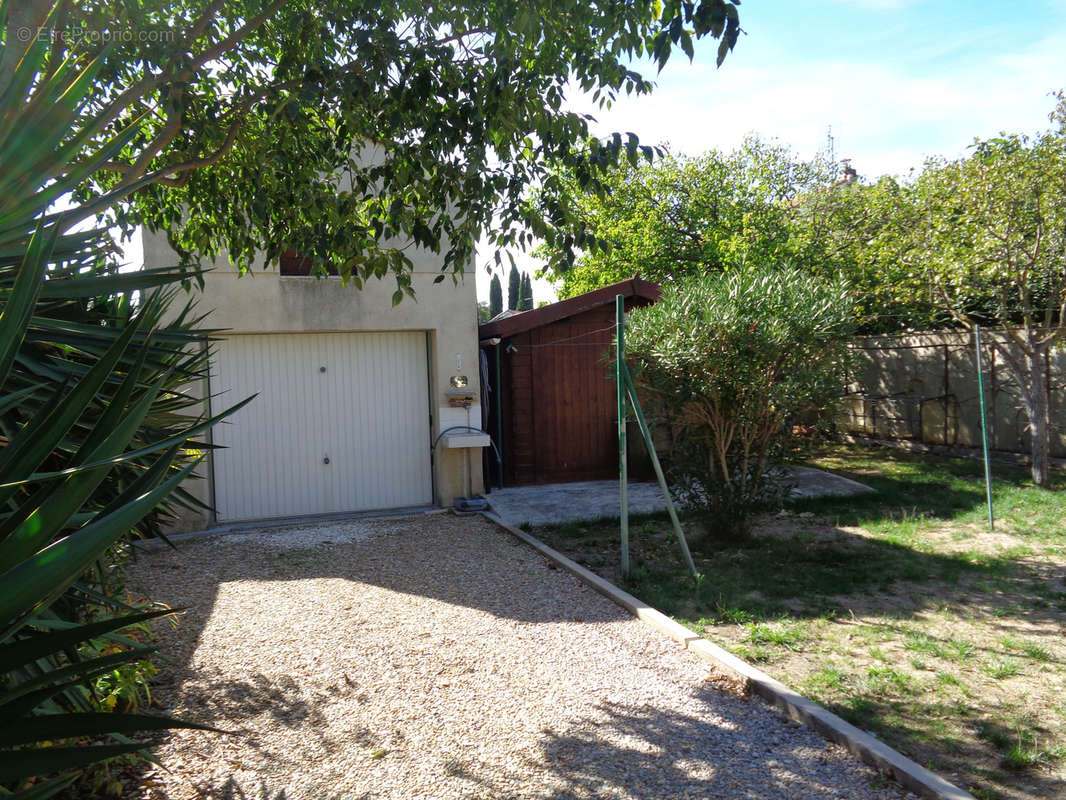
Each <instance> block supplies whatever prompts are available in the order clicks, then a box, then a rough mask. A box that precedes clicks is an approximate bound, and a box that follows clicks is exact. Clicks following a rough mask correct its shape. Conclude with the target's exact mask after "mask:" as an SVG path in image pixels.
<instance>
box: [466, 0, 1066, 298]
mask: <svg viewBox="0 0 1066 800" xmlns="http://www.w3.org/2000/svg"><path fill="white" fill-rule="evenodd" d="M739 10H740V19H741V27H742V28H743V29H744V30H745V31H746V35H742V36H741V38H740V41H739V42H738V43H737V47H736V49H735V50H734V51H733V52H732V53H731V54H730V55H729V57H728V58H727V59H726V61H725V64H724V65H723V66H722V68H721V69H716V68H715V66H714V54H715V49H716V47H717V42H715V41H712V40H707V41H704V42H701V43H698V44H697V45H696V57H695V60H694V61H693V63H691V64H689V63H688V60H687V59H686V58H685V57H684V56H683V55H682V54H681V53H680V51H677V52H675V53H674V56H673V57H672V59H671V61H670V62H669V63H668V64H667V66H666V68H665V69H664V70H663V71H662V73H661V74H659V75H658V77H657V78H655V80H656V82H657V83H658V87H657V89H656V90H655V92H654V93H653V94H652V95H650V96H647V97H642V98H636V99H631V98H622V99H620V100H619V101H618V102H617V103H616V104H615V106H614V107H613V108H611V109H609V110H607V111H602V110H594V109H593V107H592V105H591V103H588V102H587V100H586V99H584V98H580V97H576V98H573V100H572V107H573V108H575V109H580V110H586V111H589V112H591V113H593V114H595V115H596V116H597V118H598V121H597V125H596V132H597V133H600V134H605V133H610V132H612V131H615V130H620V131H630V130H631V131H634V132H635V133H637V134H638V135H639V136H640V138H641V140H642V141H643V142H645V143H660V142H668V143H669V144H670V146H671V147H672V149H674V150H675V151H677V152H683V153H690V154H695V153H699V152H703V151H705V150H707V149H709V148H712V147H716V148H722V149H729V148H731V147H733V146H735V145H736V144H738V143H739V142H740V140H741V139H742V138H743V137H744V136H745V134H747V133H749V132H756V133H758V134H759V135H761V136H764V137H767V138H776V139H778V140H779V141H781V142H782V143H784V144H787V145H789V146H791V147H792V148H793V149H794V150H795V151H796V152H797V153H798V154H799V155H800V156H803V157H809V156H812V155H814V154H815V152H816V151H817V150H818V149H819V148H821V147H824V146H825V143H826V134H827V131H828V129H829V127H830V126H832V131H833V137H834V139H835V151H836V154H837V157H838V158H851V159H852V163H853V164H854V166H855V167H856V169H858V171H859V173H860V174H861V175H864V176H866V177H876V176H877V175H881V174H885V173H891V174H906V172H907V171H908V170H909V169H910V168H912V167H914V168H919V167H921V164H922V162H923V160H924V159H925V157H926V156H931V155H944V156H955V155H961V154H963V153H965V151H966V147H967V145H969V144H970V143H971V142H972V141H973V139H974V138H975V137H989V136H994V135H996V134H997V133H999V132H1001V131H1004V130H1007V131H1017V132H1035V131H1038V130H1042V129H1044V128H1046V127H1047V125H1048V120H1047V115H1048V113H1049V112H1050V111H1051V108H1052V106H1053V102H1052V100H1051V98H1050V97H1049V93H1050V92H1052V91H1054V90H1057V89H1060V88H1066V0H1018V2H1014V3H1003V2H995V3H993V2H988V1H986V0H971V2H962V1H961V0H821V1H820V2H800V1H799V0H745V2H744V3H743V5H741V6H740V9H739ZM636 68H637V69H641V67H640V66H637V67H636ZM643 71H644V72H645V74H646V75H648V76H649V77H653V76H654V72H655V69H654V67H653V66H645V67H644V68H643ZM483 255H485V253H484V252H483ZM523 261H524V262H525V264H526V265H527V266H530V267H534V266H535V265H533V264H532V263H531V262H528V261H525V260H524V259H523ZM488 282H489V277H488V275H487V274H485V271H484V270H483V269H480V270H479V271H478V295H479V297H481V298H482V299H487V297H488ZM537 284H538V285H537V286H535V287H534V295H535V296H536V297H537V298H538V299H549V288H548V287H547V285H546V284H544V283H543V282H540V281H538V282H537Z"/></svg>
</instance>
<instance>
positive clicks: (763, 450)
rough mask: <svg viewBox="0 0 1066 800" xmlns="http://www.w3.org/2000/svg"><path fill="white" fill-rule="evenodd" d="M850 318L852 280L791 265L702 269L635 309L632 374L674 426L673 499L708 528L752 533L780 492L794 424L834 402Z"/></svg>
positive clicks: (724, 533) (725, 533) (652, 407)
mask: <svg viewBox="0 0 1066 800" xmlns="http://www.w3.org/2000/svg"><path fill="white" fill-rule="evenodd" d="M853 318H854V315H853V313H852V301H851V298H850V297H849V293H848V289H847V286H846V285H845V284H843V283H840V282H838V283H832V284H827V283H824V282H821V281H819V280H817V279H815V278H812V277H810V276H808V275H806V274H804V273H801V272H799V271H797V270H792V269H746V270H743V271H740V272H727V273H717V274H712V275H705V276H698V277H696V278H693V279H689V280H685V281H682V282H679V283H677V284H675V285H673V286H670V287H667V288H666V289H665V291H664V293H663V296H662V298H661V299H660V300H659V302H658V303H657V304H655V305H654V306H650V307H648V308H645V309H641V310H639V311H636V312H634V313H633V315H632V318H631V322H630V323H629V325H628V330H627V339H626V347H627V354H628V357H629V358H630V360H631V361H632V362H633V366H634V371H635V380H636V382H637V383H638V385H639V387H640V390H641V393H642V395H643V396H644V397H646V398H647V403H648V410H649V412H650V413H651V415H652V416H653V417H654V418H656V419H657V420H658V421H659V422H661V423H664V424H666V425H667V426H668V427H669V429H670V431H671V433H672V439H673V442H672V447H671V451H670V453H669V456H668V459H667V462H668V464H669V469H670V472H671V478H672V480H673V483H674V486H675V491H677V493H678V498H679V500H680V501H681V503H682V504H683V505H684V506H686V507H687V508H688V509H689V510H690V511H691V512H694V513H695V514H696V515H697V516H698V517H701V518H702V520H703V522H704V524H705V525H706V527H707V531H708V533H709V534H710V535H711V536H713V537H715V538H721V539H735V538H739V537H742V536H744V535H746V534H747V533H748V531H749V527H750V513H751V511H752V510H753V509H754V508H755V507H757V506H758V505H759V504H761V503H763V502H765V501H766V500H767V499H768V498H770V497H772V496H773V495H775V494H779V493H780V492H782V491H783V490H784V489H785V486H784V480H783V473H782V471H781V470H780V469H779V468H778V467H779V464H780V462H781V458H782V456H783V454H784V452H785V449H786V445H787V443H788V440H789V435H790V428H791V423H792V422H793V421H795V420H797V419H798V418H799V416H800V415H801V414H809V413H810V412H811V411H812V410H818V411H822V410H826V409H828V408H829V407H831V406H832V405H833V404H834V402H835V401H836V400H837V399H838V398H839V396H840V394H841V389H842V386H843V371H844V367H845V365H846V360H847V355H848V349H847V338H848V337H849V336H850V334H851V331H852V320H853Z"/></svg>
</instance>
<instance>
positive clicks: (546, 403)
mask: <svg viewBox="0 0 1066 800" xmlns="http://www.w3.org/2000/svg"><path fill="white" fill-rule="evenodd" d="M613 319H614V309H613V308H609V307H603V308H599V309H594V310H591V311H589V312H587V313H585V314H581V315H579V316H575V317H571V318H568V319H565V320H561V321H559V322H555V323H552V324H550V325H545V326H543V327H540V328H535V329H533V330H531V331H528V332H527V333H525V334H521V335H520V336H517V337H515V339H514V344H515V348H516V349H515V351H514V352H513V353H512V354H511V355H510V358H509V364H508V366H509V368H510V374H509V375H505V376H504V380H505V381H507V383H508V385H509V388H510V391H511V398H510V399H511V408H512V411H513V413H512V414H511V420H510V422H511V430H510V440H511V446H510V447H509V448H508V450H509V451H510V452H509V459H510V464H509V467H508V473H509V475H508V477H509V479H510V481H511V482H512V483H518V484H523V483H556V482H560V483H561V482H567V481H586V480H600V479H605V478H611V477H617V476H618V427H617V413H616V401H615V388H614V383H613V381H612V380H611V379H610V376H609V369H610V366H609V363H608V361H609V357H610V352H611V346H612V341H613V340H612V336H613V333H612V331H611V323H612V321H613ZM505 441H506V437H505ZM505 460H506V459H505Z"/></svg>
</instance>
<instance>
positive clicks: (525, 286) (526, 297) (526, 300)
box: [518, 273, 533, 311]
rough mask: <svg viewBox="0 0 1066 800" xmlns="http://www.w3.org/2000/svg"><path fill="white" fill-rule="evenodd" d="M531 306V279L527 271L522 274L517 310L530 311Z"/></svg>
mask: <svg viewBox="0 0 1066 800" xmlns="http://www.w3.org/2000/svg"><path fill="white" fill-rule="evenodd" d="M532 308H533V281H532V279H531V278H530V277H529V274H528V273H523V275H522V299H521V300H519V301H518V310H519V311H530V310H532Z"/></svg>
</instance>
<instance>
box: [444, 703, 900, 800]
mask: <svg viewBox="0 0 1066 800" xmlns="http://www.w3.org/2000/svg"><path fill="white" fill-rule="evenodd" d="M712 694H713V695H715V698H714V703H713V708H714V711H715V713H716V714H718V715H721V716H724V717H725V720H724V722H723V721H722V720H721V719H718V720H715V719H713V718H712V719H707V718H702V717H699V716H692V715H688V714H683V713H678V712H664V711H662V710H660V709H657V708H655V707H653V706H650V705H644V706H632V705H623V704H618V703H605V704H603V705H601V706H600V707H599V709H598V710H599V711H600V712H601V714H602V716H599V717H597V718H595V719H587V720H582V721H581V722H580V723H577V724H575V725H573V726H571V727H570V728H568V729H566V730H562V731H556V730H546V731H544V738H543V739H542V742H541V752H540V753H539V754H538V756H537V757H536V758H533V757H531V758H530V759H529V761H528V763H529V766H530V768H531V770H536V772H538V773H539V774H538V781H540V782H542V783H543V784H545V786H544V788H543V789H542V790H541V791H540V792H531V793H529V794H528V796H529V797H537V798H542V800H573V798H579V797H625V798H634V800H662V799H663V798H673V797H678V798H681V797H693V798H696V797H700V798H703V797H706V798H726V797H759V798H804V800H839V798H841V797H845V796H847V797H866V798H869V797H871V796H872V794H871V791H872V790H874V789H876V788H877V787H881V788H884V789H887V791H886V793H885V794H884V795H877V796H878V797H882V796H883V797H899V796H902V795H903V791H902V789H900V788H899V787H898V786H896V785H895V784H892V783H889V782H886V781H882V780H881V779H880V778H876V777H875V778H874V779H873V780H874V782H873V783H871V782H870V781H868V780H867V779H866V778H865V777H862V776H861V775H856V776H855V777H853V778H852V779H851V780H850V781H849V780H847V779H844V778H843V777H842V775H841V769H840V764H839V763H838V762H836V761H826V760H825V759H824V751H822V749H821V747H822V744H821V741H820V740H819V739H817V737H816V736H815V735H814V734H808V736H809V737H810V738H809V739H807V737H803V738H804V739H807V742H811V741H813V742H814V744H815V746H814V747H811V746H809V744H804V743H800V742H798V741H797V738H798V737H797V736H796V733H795V731H794V730H791V727H792V725H791V724H790V725H789V727H785V726H781V727H778V726H773V727H772V728H765V729H762V730H753V729H752V727H751V720H750V719H746V718H745V717H744V716H743V715H742V714H735V715H732V716H731V715H730V714H729V711H730V710H733V711H737V710H739V709H740V708H742V707H743V706H744V705H745V703H744V702H743V701H739V700H738V701H736V703H735V704H728V705H726V706H725V707H723V704H722V703H721V700H720V696H718V695H717V692H716V691H715V690H713V689H707V690H704V691H702V692H700V694H699V695H698V697H699V698H700V699H708V700H710V699H711V697H710V696H711V695H712ZM723 711H724V712H725V714H723V713H722V712H723ZM545 767H547V768H548V769H549V770H550V777H549V778H547V779H545V778H544V777H543V770H544V769H545ZM447 771H448V774H449V775H453V776H456V777H459V778H462V779H463V780H465V781H469V782H470V783H471V784H473V785H474V786H476V787H477V791H478V792H481V793H484V794H477V793H475V794H476V796H487V797H506V796H508V792H509V790H510V781H509V780H508V778H510V777H512V776H507V778H503V779H501V778H499V777H497V776H495V775H493V774H492V771H491V769H482V770H478V769H477V767H476V766H475V765H473V764H470V763H464V762H460V761H455V762H452V763H450V764H449V765H448V770H447ZM523 796H527V795H526V794H525V793H523Z"/></svg>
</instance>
